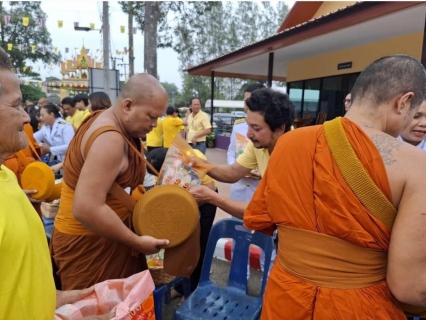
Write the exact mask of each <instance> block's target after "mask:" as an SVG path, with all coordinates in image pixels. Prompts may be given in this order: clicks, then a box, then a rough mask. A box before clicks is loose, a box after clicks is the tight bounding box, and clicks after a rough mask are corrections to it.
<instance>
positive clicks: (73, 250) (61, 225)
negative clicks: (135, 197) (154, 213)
mask: <svg viewBox="0 0 426 320" xmlns="http://www.w3.org/2000/svg"><path fill="white" fill-rule="evenodd" d="M102 112H103V111H98V112H94V113H93V114H91V115H90V116H89V117H88V118H86V119H85V121H84V122H83V123H82V125H81V126H80V127H79V129H78V130H77V132H76V134H75V136H74V139H73V140H72V141H71V143H70V145H69V147H68V151H67V155H66V158H65V161H64V166H63V170H64V175H63V183H62V191H61V202H60V205H59V211H58V215H57V216H56V219H55V227H54V230H53V234H52V239H51V242H50V251H51V254H52V257H53V260H54V263H55V265H54V269H55V268H57V269H56V270H57V272H56V274H57V275H58V276H59V278H60V281H61V285H62V289H63V290H74V289H84V288H88V287H90V286H92V285H94V284H96V283H98V282H102V281H105V280H109V279H120V278H127V277H129V276H131V275H133V274H135V273H138V272H140V271H143V270H145V269H147V268H148V267H147V264H146V259H145V256H144V255H142V254H139V253H135V252H134V250H132V248H130V247H129V246H127V245H125V244H122V243H119V242H116V241H113V240H109V239H106V238H103V237H100V236H98V235H95V234H93V233H92V232H91V231H90V230H88V229H87V228H85V227H84V226H83V225H82V224H81V222H79V221H78V220H76V219H75V218H74V216H73V214H72V205H73V202H74V190H75V188H76V186H77V182H78V178H79V176H80V172H81V169H82V167H83V165H84V158H83V156H82V154H81V141H82V139H83V136H84V134H85V133H86V131H87V130H88V129H89V128H90V126H91V125H92V123H93V122H94V121H95V120H96V118H97V117H98V116H99V115H100V114H101V113H102ZM99 133H100V132H98V133H96V131H95V132H94V133H93V134H92V136H91V138H89V140H91V139H92V140H93V139H94V138H96V136H97V135H98V134H99ZM100 134H102V133H100ZM129 140H130V141H131V142H132V144H133V145H134V146H135V147H136V148H137V149H138V150H141V143H140V140H139V139H132V138H129ZM87 144H89V142H88V143H87ZM86 148H87V146H86ZM128 159H129V168H128V170H127V171H126V172H125V173H124V174H122V175H120V176H118V177H117V179H116V182H117V183H118V184H119V185H120V186H121V187H123V188H126V187H130V188H131V189H134V188H136V187H137V186H138V185H139V184H142V183H143V179H144V176H145V165H144V163H142V160H141V159H140V158H139V157H138V156H137V154H136V152H135V151H133V150H132V149H131V148H130V147H129V151H128ZM106 204H107V205H108V206H109V207H110V208H111V209H112V210H113V211H114V212H115V213H117V215H118V216H119V217H120V218H121V220H122V221H123V223H124V224H126V225H129V224H130V221H131V214H132V212H131V211H129V209H127V207H125V206H124V205H123V204H122V203H121V202H120V201H119V200H117V199H115V198H114V197H113V196H112V195H108V196H107V198H106Z"/></svg>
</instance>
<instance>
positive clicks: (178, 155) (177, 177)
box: [157, 136, 214, 189]
mask: <svg viewBox="0 0 426 320" xmlns="http://www.w3.org/2000/svg"><path fill="white" fill-rule="evenodd" d="M190 162H195V163H194V164H193V165H192V166H189V163H190ZM213 167H214V166H213V165H211V164H208V163H206V162H204V161H203V160H201V159H200V158H199V157H198V156H197V155H196V153H195V152H194V150H193V149H192V148H191V147H190V146H189V144H188V143H186V142H185V140H183V139H182V138H181V137H180V136H176V137H175V139H174V140H173V142H172V144H171V145H170V148H169V150H168V151H167V154H166V158H165V159H164V163H163V166H162V167H161V171H160V175H159V176H158V181H157V185H163V184H174V185H178V186H180V187H183V188H185V189H187V188H189V187H191V186H196V185H199V184H201V180H202V179H203V178H204V176H205V175H206V173H207V171H209V170H210V169H211V168H213Z"/></svg>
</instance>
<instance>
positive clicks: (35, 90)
mask: <svg viewBox="0 0 426 320" xmlns="http://www.w3.org/2000/svg"><path fill="white" fill-rule="evenodd" d="M20 88H21V92H22V101H27V100H29V101H38V100H39V99H40V98H42V97H46V94H45V93H44V92H43V91H41V89H40V88H39V87H36V86H33V85H30V84H21V85H20Z"/></svg>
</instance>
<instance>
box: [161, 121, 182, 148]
mask: <svg viewBox="0 0 426 320" xmlns="http://www.w3.org/2000/svg"><path fill="white" fill-rule="evenodd" d="M182 124H183V121H182V119H180V118H178V117H176V118H175V117H172V116H167V117H166V118H164V121H163V135H164V144H163V146H164V148H170V145H171V144H172V141H173V139H174V138H175V137H176V136H177V134H178V133H179V131H180V130H179V128H180V127H181V126H182Z"/></svg>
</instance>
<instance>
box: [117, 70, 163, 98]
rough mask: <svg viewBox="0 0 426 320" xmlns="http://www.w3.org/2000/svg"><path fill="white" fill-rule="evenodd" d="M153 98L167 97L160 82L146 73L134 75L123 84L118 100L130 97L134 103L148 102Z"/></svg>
mask: <svg viewBox="0 0 426 320" xmlns="http://www.w3.org/2000/svg"><path fill="white" fill-rule="evenodd" d="M154 98H162V99H163V98H166V99H167V98H168V95H167V91H166V90H165V89H164V87H163V86H162V85H161V83H160V82H159V81H158V80H157V79H155V78H154V77H153V76H151V75H150V74H148V73H139V74H136V75H134V76H133V77H131V78H130V79H129V81H127V83H126V84H125V85H124V87H123V90H122V91H121V93H120V95H119V96H118V100H125V99H132V100H133V101H134V102H135V103H136V104H139V105H143V104H150V103H151V102H152V100H153V99H154Z"/></svg>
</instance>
